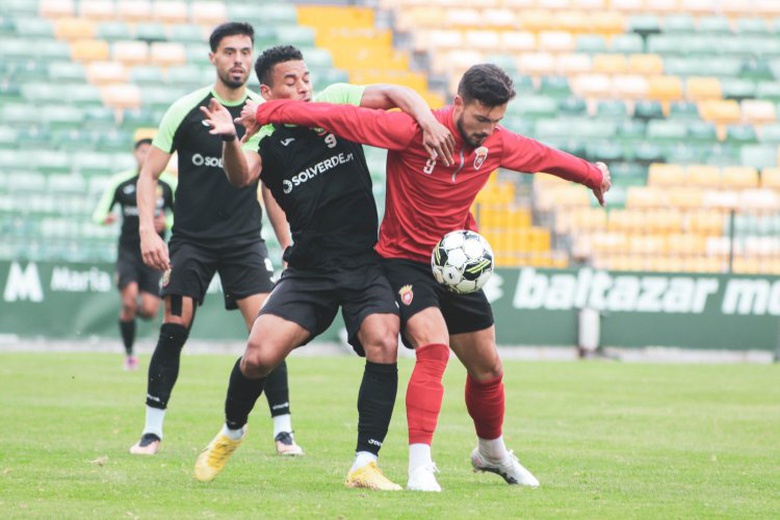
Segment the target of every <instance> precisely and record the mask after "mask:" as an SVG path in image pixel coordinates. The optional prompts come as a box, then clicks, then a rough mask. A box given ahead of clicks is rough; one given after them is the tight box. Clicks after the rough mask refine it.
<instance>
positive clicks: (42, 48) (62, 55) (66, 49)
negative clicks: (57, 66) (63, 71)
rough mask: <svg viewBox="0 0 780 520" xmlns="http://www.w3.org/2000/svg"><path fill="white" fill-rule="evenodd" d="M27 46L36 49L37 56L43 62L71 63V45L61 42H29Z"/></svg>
mask: <svg viewBox="0 0 780 520" xmlns="http://www.w3.org/2000/svg"><path fill="white" fill-rule="evenodd" d="M27 44H28V45H30V46H32V47H33V48H35V50H36V56H37V57H38V58H40V59H41V60H48V61H70V60H71V55H70V45H68V43H67V42H63V41H59V40H37V41H34V42H31V41H29V40H28V41H27Z"/></svg>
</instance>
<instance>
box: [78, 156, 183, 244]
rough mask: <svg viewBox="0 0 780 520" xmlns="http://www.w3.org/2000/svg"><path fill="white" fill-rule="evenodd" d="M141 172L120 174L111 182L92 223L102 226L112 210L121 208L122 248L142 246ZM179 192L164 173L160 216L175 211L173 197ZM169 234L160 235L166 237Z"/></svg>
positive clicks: (158, 204) (160, 184) (159, 193)
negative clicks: (139, 209)
mask: <svg viewBox="0 0 780 520" xmlns="http://www.w3.org/2000/svg"><path fill="white" fill-rule="evenodd" d="M137 183H138V172H137V171H136V170H127V171H124V172H120V173H117V174H116V175H114V176H113V177H111V180H110V181H109V185H108V186H107V187H106V191H104V192H103V196H102V197H101V198H100V202H99V203H98V205H97V207H96V208H95V211H94V213H93V214H92V220H94V221H95V223H97V224H102V223H103V221H104V220H105V219H106V217H107V216H108V214H109V212H110V211H111V208H113V207H114V205H115V204H119V206H120V210H121V212H122V231H121V233H120V235H119V243H120V244H121V245H131V246H134V247H138V245H139V244H140V242H141V239H140V237H139V236H138V205H137V203H136V184H137ZM175 190H176V178H175V177H173V176H172V175H170V174H168V173H163V174H162V175H161V176H160V180H159V181H158V183H157V202H156V206H155V211H156V213H159V212H165V211H166V210H172V209H173V194H174V191H175ZM164 235H165V233H160V236H161V237H164Z"/></svg>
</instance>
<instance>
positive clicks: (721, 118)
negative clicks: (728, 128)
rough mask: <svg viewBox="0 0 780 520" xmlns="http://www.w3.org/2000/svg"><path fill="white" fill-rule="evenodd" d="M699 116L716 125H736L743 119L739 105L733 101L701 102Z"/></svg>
mask: <svg viewBox="0 0 780 520" xmlns="http://www.w3.org/2000/svg"><path fill="white" fill-rule="evenodd" d="M698 106H699V116H700V117H701V118H702V119H704V120H705V121H711V122H713V123H716V124H731V123H736V122H738V121H739V120H740V119H741V118H742V112H741V110H740V108H739V103H738V102H737V101H735V100H733V99H721V100H715V99H713V100H706V101H700V102H699V103H698Z"/></svg>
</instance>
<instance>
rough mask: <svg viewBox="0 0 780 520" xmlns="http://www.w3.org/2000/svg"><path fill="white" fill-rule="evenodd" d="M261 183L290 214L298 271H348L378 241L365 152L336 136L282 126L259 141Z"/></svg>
mask: <svg viewBox="0 0 780 520" xmlns="http://www.w3.org/2000/svg"><path fill="white" fill-rule="evenodd" d="M259 153H260V156H261V157H262V159H263V169H262V172H261V174H260V177H261V179H262V181H263V183H264V184H265V185H266V186H268V188H269V189H270V190H271V192H272V193H273V196H274V198H275V199H276V200H277V202H278V203H279V205H280V206H281V207H282V209H283V210H284V211H285V213H286V214H287V221H288V222H289V223H290V232H291V234H292V239H293V245H292V246H291V247H290V248H288V250H287V251H285V254H284V259H285V260H286V261H287V262H288V263H289V264H290V265H291V266H293V267H296V268H298V269H322V268H329V267H335V266H345V265H347V266H349V265H353V264H354V262H358V261H362V260H363V258H364V257H363V255H364V254H367V253H370V252H371V251H372V249H373V246H374V244H376V241H377V226H378V218H377V208H376V203H375V201H374V196H373V193H372V190H371V176H370V175H369V172H368V166H367V165H366V158H365V155H364V154H363V147H362V145H360V144H357V143H353V142H351V141H347V140H346V139H341V138H338V137H336V136H335V135H333V134H330V133H325V132H322V131H316V130H312V129H309V128H303V127H289V126H278V127H275V131H274V132H273V133H272V134H271V135H268V136H265V137H263V139H262V140H261V141H260V148H259Z"/></svg>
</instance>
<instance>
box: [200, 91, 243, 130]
mask: <svg viewBox="0 0 780 520" xmlns="http://www.w3.org/2000/svg"><path fill="white" fill-rule="evenodd" d="M200 111H201V112H202V113H203V116H204V121H206V123H208V125H209V126H210V127H211V130H209V133H210V134H212V135H228V136H229V135H236V125H235V124H234V123H233V116H231V115H230V112H229V111H228V109H227V108H225V107H223V106H222V104H221V103H220V102H219V101H217V100H216V99H214V98H212V99H211V101H210V102H209V106H208V107H200Z"/></svg>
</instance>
